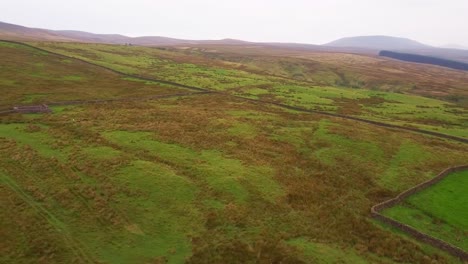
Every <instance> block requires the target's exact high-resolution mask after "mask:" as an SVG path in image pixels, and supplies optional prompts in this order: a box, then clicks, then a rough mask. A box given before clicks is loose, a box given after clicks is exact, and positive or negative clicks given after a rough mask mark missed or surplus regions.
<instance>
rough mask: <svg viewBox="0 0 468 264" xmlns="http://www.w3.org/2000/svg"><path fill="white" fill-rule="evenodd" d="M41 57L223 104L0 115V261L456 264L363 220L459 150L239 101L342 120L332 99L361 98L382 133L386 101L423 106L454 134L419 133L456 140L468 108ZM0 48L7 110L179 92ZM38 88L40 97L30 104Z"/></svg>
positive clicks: (75, 50)
mask: <svg viewBox="0 0 468 264" xmlns="http://www.w3.org/2000/svg"><path fill="white" fill-rule="evenodd" d="M44 45H46V44H44ZM47 47H48V48H50V49H52V48H53V49H54V50H57V51H60V52H63V53H66V54H73V55H74V56H77V57H78V56H79V57H81V58H84V59H87V60H89V61H93V62H95V63H97V64H100V65H105V66H107V67H111V68H113V69H117V70H121V71H125V72H129V73H135V74H139V75H144V76H149V77H158V78H159V77H161V76H162V77H163V78H161V79H164V80H171V81H177V82H180V83H182V84H188V85H197V86H202V87H205V88H210V89H213V90H217V91H220V93H213V94H199V95H195V96H192V97H173V98H165V99H162V98H160V99H158V100H151V101H121V102H109V103H105V104H86V105H76V106H60V107H52V108H53V111H54V112H53V113H52V114H47V115H31V114H28V115H17V114H15V115H9V116H0V200H1V201H5V202H2V203H0V210H1V211H2V215H1V218H0V220H1V225H2V228H1V229H0V236H1V237H2V238H3V239H2V241H0V262H2V263H3V262H5V263H35V262H43V263H73V262H76V263H87V262H90V263H92V262H102V263H183V262H186V263H220V262H223V263H278V262H282V263H336V262H338V263H339V262H343V261H352V262H357V263H394V262H406V263H424V262H428V261H438V262H440V263H457V260H456V259H454V258H453V257H451V256H449V255H447V254H446V253H444V252H442V251H440V250H437V249H434V248H431V247H429V246H426V245H423V244H421V243H419V242H417V241H414V240H412V239H410V238H408V237H405V236H403V235H402V234H399V233H396V232H394V230H391V229H389V228H387V227H385V226H382V225H381V224H379V223H377V222H375V221H374V220H372V219H371V217H370V211H369V210H370V207H371V206H372V205H374V204H376V203H378V202H381V201H383V200H386V199H388V198H389V197H393V196H394V195H396V194H397V193H398V192H401V191H402V190H405V189H407V188H409V187H411V186H413V185H415V184H417V183H419V182H421V181H424V180H426V179H429V178H430V177H431V176H432V175H434V174H435V173H437V172H439V171H441V170H442V169H444V168H446V167H448V166H453V165H457V164H461V163H463V162H466V160H467V159H468V153H467V152H466V150H465V149H466V146H465V144H462V143H458V142H454V141H449V140H443V139H439V138H436V137H429V136H424V135H421V134H417V133H409V132H405V131H400V130H389V129H386V128H381V127H377V126H373V125H369V124H364V123H359V122H354V121H349V120H344V119H339V118H332V117H325V116H323V115H317V114H310V113H304V112H298V111H292V110H288V109H285V108H282V107H276V106H272V105H269V104H264V103H261V102H259V101H249V100H246V99H245V98H253V99H256V98H259V99H262V100H272V101H276V100H279V101H281V102H285V103H288V104H291V105H300V106H302V107H310V108H316V107H317V108H318V107H320V109H326V110H327V111H331V112H342V111H343V112H344V111H347V113H349V114H352V113H351V112H350V111H351V110H349V109H351V108H350V107H353V109H354V107H355V106H354V105H352V104H349V105H346V104H345V103H343V106H341V104H340V102H342V101H340V100H343V102H346V100H350V102H356V101H359V100H362V101H360V102H362V104H363V106H362V110H361V111H362V112H359V113H353V114H355V115H357V116H369V118H375V119H382V120H383V119H385V120H387V121H389V122H403V121H401V120H400V119H399V118H398V116H399V115H401V113H397V114H395V113H392V112H390V111H389V108H388V107H387V106H386V103H388V104H394V105H395V106H394V107H393V108H396V109H399V110H401V109H410V110H407V111H413V109H414V108H415V107H416V106H417V105H420V104H421V105H425V106H430V107H432V108H424V107H422V108H421V109H422V110H421V111H426V113H427V114H428V115H430V118H434V116H436V115H439V114H440V115H441V116H442V118H448V119H449V120H451V122H453V123H454V124H455V125H456V126H457V127H458V128H457V129H458V130H457V129H455V128H454V127H455V125H453V126H447V127H443V126H440V125H439V124H436V125H432V126H429V125H428V127H429V128H430V129H435V128H437V129H444V130H443V131H444V132H447V133H449V132H450V133H453V134H463V133H464V132H466V128H465V127H464V125H465V124H464V123H463V122H464V121H463V120H464V119H463V116H462V115H461V114H460V112H456V111H463V109H461V108H459V107H457V106H455V105H450V104H447V103H445V102H443V101H438V100H435V99H428V98H425V97H416V96H413V95H411V96H409V95H404V94H394V93H384V92H375V91H369V90H365V89H351V88H340V87H328V86H310V84H308V83H305V82H300V81H297V80H291V79H288V78H282V77H272V76H270V75H267V74H262V73H260V72H252V71H249V70H243V69H241V66H239V65H233V64H232V62H227V61H219V60H213V59H207V58H204V57H203V56H193V55H185V54H181V53H179V52H174V51H167V50H160V49H151V48H141V47H122V46H107V45H84V44H47ZM1 48H2V49H4V50H6V51H8V52H5V53H2V55H4V56H5V58H6V59H5V61H7V63H5V64H2V67H3V65H6V66H5V69H6V70H5V71H3V70H2V71H0V76H2V77H1V80H5V81H3V82H4V83H5V85H3V84H2V85H0V89H1V91H2V94H4V95H5V96H6V97H5V98H9V99H8V100H7V99H3V97H2V99H1V100H4V104H12V102H14V103H15V104H21V103H28V102H31V103H32V102H34V103H38V102H44V101H49V100H74V99H88V98H94V96H95V97H97V98H115V97H118V98H124V97H127V96H129V97H133V96H146V95H153V94H167V93H178V92H180V91H182V88H175V87H172V86H171V87H169V86H167V85H161V84H160V83H153V82H150V83H148V82H146V81H141V80H139V79H135V78H128V76H127V77H123V76H121V75H118V74H116V73H112V72H109V71H106V70H103V69H102V68H100V67H96V66H92V65H89V64H86V63H83V62H80V61H77V60H74V59H70V58H68V59H66V58H63V57H58V56H55V55H53V54H50V53H42V52H38V51H37V50H34V49H30V48H26V47H24V46H18V45H12V44H2V46H1ZM10 57H12V58H10ZM13 58H17V59H13ZM18 58H21V59H18ZM63 60H66V61H67V62H65V61H63ZM35 63H42V64H43V65H44V67H38V68H36V67H35V66H34V64H35ZM67 65H70V66H67ZM70 75H78V76H80V77H81V78H71V77H67V76H70ZM70 78H71V79H73V81H68V80H65V79H70ZM23 79H24V80H23ZM17 82H24V83H25V84H27V85H21V83H17ZM45 85H47V87H49V88H48V89H49V90H48V93H47V94H46V95H44V96H42V97H36V98H34V99H32V100H27V99H28V97H27V96H28V95H31V94H33V95H34V94H37V93H41V92H43V91H44V90H45V89H44V86H45ZM305 89H308V90H305ZM291 90H292V91H291ZM81 91H83V92H81ZM184 91H186V90H184ZM295 94H300V98H299V97H298V98H297V99H294V96H293V95H295ZM375 94H377V95H376V96H374V95H375ZM233 95H237V97H236V96H233ZM374 97H376V98H374ZM336 98H340V100H336ZM379 98H381V99H379ZM382 99H383V100H388V102H387V101H384V102H383V103H379V102H381V100H382ZM366 100H367V101H366ZM374 100H376V101H377V103H376V102H374ZM397 102H398V103H397ZM379 104H380V105H379ZM367 107H368V108H369V109H371V110H372V112H368V110H367ZM418 108H419V107H418ZM378 109H383V110H382V111H389V113H390V114H388V115H387V116H384V115H379V114H378V113H379V112H378V111H377V110H378ZM369 111H370V110H369ZM374 112H375V113H376V114H372V115H370V114H369V113H374ZM432 115H434V116H432ZM408 120H409V121H408V122H411V123H412V122H413V121H414V120H416V118H414V117H413V116H411V115H408ZM431 120H432V119H431ZM416 125H417V126H423V125H424V124H423V123H419V124H418V123H416ZM457 131H458V132H457ZM441 153H443V155H441Z"/></svg>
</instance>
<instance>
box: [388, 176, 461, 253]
mask: <svg viewBox="0 0 468 264" xmlns="http://www.w3.org/2000/svg"><path fill="white" fill-rule="evenodd" d="M467 186H468V172H467V171H462V172H457V173H453V174H451V175H449V176H448V177H447V178H445V179H443V180H442V181H441V182H439V183H437V184H436V185H434V186H431V187H430V188H428V189H425V190H423V191H421V192H419V193H416V194H414V195H412V196H410V197H409V198H408V199H407V200H406V201H405V202H404V203H403V204H401V205H397V206H395V207H392V208H390V209H387V210H385V211H384V214H385V215H387V216H389V217H392V218H394V219H395V220H398V221H401V222H403V223H405V224H408V225H410V226H413V227H415V228H417V229H418V230H420V231H422V232H424V233H426V234H429V235H432V236H434V237H437V238H439V239H442V240H445V241H447V242H449V243H451V244H453V245H455V246H458V247H460V248H462V249H464V250H468V239H467V233H466V230H468V222H467V221H466V219H468V213H467V212H468V207H467V205H466V199H467V193H466V188H467Z"/></svg>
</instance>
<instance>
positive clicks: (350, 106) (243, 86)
mask: <svg viewBox="0 0 468 264" xmlns="http://www.w3.org/2000/svg"><path fill="white" fill-rule="evenodd" d="M35 45H37V46H39V47H41V48H44V49H46V50H50V51H54V52H58V53H60V54H65V55H68V56H72V57H76V58H80V59H83V60H86V61H90V62H93V63H96V64H99V65H102V66H105V67H109V68H112V69H115V70H118V71H122V72H125V73H130V74H138V75H141V76H147V77H151V78H157V79H160V80H167V81H173V82H177V83H181V84H185V85H191V86H196V87H201V88H206V89H210V90H216V91H223V92H227V93H229V94H234V95H238V96H241V97H247V98H255V99H261V100H265V101H273V102H281V103H285V104H288V105H293V106H300V107H303V108H306V109H315V110H325V111H329V112H333V113H341V114H348V115H353V116H359V117H364V118H367V119H371V120H376V121H384V122H388V123H393V124H397V125H404V126H413V127H418V128H422V129H427V130H433V131H437V132H442V133H446V134H451V135H455V136H461V137H467V136H468V133H467V129H468V119H467V118H466V116H468V110H467V108H466V107H467V105H459V104H458V105H457V104H455V103H453V102H447V101H442V100H438V99H433V98H428V97H434V96H428V97H422V96H420V95H415V93H412V90H409V92H406V93H402V92H398V93H394V92H388V91H387V90H386V89H385V88H384V87H386V86H387V85H388V84H387V83H386V82H385V81H383V83H381V84H379V85H376V86H375V87H381V88H375V87H371V88H372V89H368V88H365V87H361V86H356V85H353V84H352V83H348V84H346V85H345V87H343V85H335V86H331V85H323V83H324V82H322V80H323V79H322V78H325V79H326V78H327V77H326V76H322V75H319V76H316V77H315V78H313V79H314V80H315V81H314V82H311V81H309V82H305V81H304V80H302V79H294V78H284V77H281V76H280V75H279V76H278V75H272V74H269V73H266V72H265V71H263V72H262V71H259V70H258V69H257V70H255V69H251V68H250V67H249V65H250V63H247V64H245V65H244V64H242V62H243V60H241V62H236V63H233V62H232V61H231V60H232V58H231V60H222V59H213V58H212V57H213V56H215V57H216V56H220V57H221V58H223V59H224V57H223V55H224V54H219V55H218V54H215V55H212V56H201V55H200V54H198V53H195V54H192V53H188V54H187V53H184V52H181V51H177V50H170V49H169V50H168V49H158V48H148V47H128V46H116V45H103V44H86V45H83V44H74V43H36V44H35ZM226 56H233V55H232V54H230V53H227V55H226ZM241 58H242V57H241ZM267 58H269V57H267ZM270 59H271V58H270ZM281 59H282V58H281ZM281 59H276V60H277V61H276V62H274V63H278V60H279V61H281ZM288 60H292V59H291V58H288ZM299 62H301V61H299ZM299 62H296V63H299ZM274 63H273V62H272V64H273V65H274ZM302 63H304V62H302ZM307 65H308V64H307V63H304V65H303V67H306V66H307ZM265 67H266V69H271V67H270V66H266V65H265ZM314 74H315V73H314ZM330 74H331V73H330ZM335 75H336V74H335ZM314 76H315V75H314ZM441 76H442V75H441ZM405 78H406V76H405ZM414 78H419V76H418V77H416V76H415V77H414ZM401 81H402V80H400V82H401ZM403 82H406V83H405V85H409V86H411V85H413V82H414V80H408V81H406V80H404V81H403ZM325 83H330V82H325ZM460 85H464V84H457V87H459V86H460ZM427 89H429V92H431V93H434V94H435V93H439V92H438V91H431V90H430V88H427ZM459 89H461V88H457V91H458V90H459ZM461 90H462V91H464V90H465V89H461ZM416 94H417V93H416ZM464 96H468V94H467V95H464V94H463V95H461V97H462V98H464Z"/></svg>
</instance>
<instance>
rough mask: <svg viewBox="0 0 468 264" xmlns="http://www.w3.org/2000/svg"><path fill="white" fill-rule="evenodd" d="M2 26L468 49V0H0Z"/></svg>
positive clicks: (182, 36) (169, 35) (181, 36)
mask: <svg viewBox="0 0 468 264" xmlns="http://www.w3.org/2000/svg"><path fill="white" fill-rule="evenodd" d="M0 21H3V22H9V23H14V24H20V25H24V26H28V27H40V28H48V29H74V30H82V31H89V32H94V33H120V34H124V35H129V36H143V35H159V36H167V37H176V38H187V39H221V38H236V39H243V40H250V41H278V42H302V43H314V44H322V43H325V42H329V41H332V40H334V39H337V38H341V37H346V36H357V35H392V36H400V37H408V38H412V39H415V40H418V41H421V42H425V43H427V44H432V45H443V44H448V43H456V44H460V45H464V46H468V0H326V1H325V0H323V1H318V0H232V1H224V0H196V1H195V0H194V1H189V0H164V1H162V0H0Z"/></svg>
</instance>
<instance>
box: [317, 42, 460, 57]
mask: <svg viewBox="0 0 468 264" xmlns="http://www.w3.org/2000/svg"><path fill="white" fill-rule="evenodd" d="M323 46H325V47H333V48H343V49H344V48H354V49H367V50H374V52H376V53H378V52H380V51H382V50H387V51H395V52H403V53H409V54H417V55H422V56H429V57H437V58H441V59H447V60H453V61H459V62H464V63H468V50H462V49H451V48H438V47H433V46H430V45H426V44H423V43H420V42H417V41H415V40H411V39H407V38H398V37H390V36H360V37H349V38H342V39H338V40H335V41H332V42H330V43H327V44H324V45H323Z"/></svg>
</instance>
